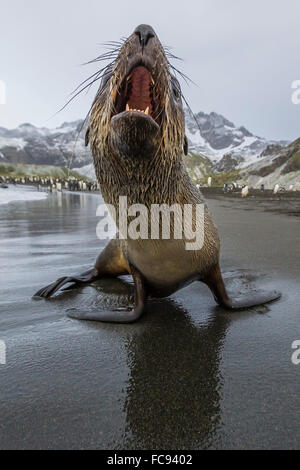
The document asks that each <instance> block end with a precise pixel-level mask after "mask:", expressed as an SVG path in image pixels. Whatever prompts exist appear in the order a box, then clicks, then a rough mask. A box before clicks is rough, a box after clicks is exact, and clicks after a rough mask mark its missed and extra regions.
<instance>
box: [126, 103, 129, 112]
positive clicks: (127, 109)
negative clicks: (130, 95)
mask: <svg viewBox="0 0 300 470" xmlns="http://www.w3.org/2000/svg"><path fill="white" fill-rule="evenodd" d="M126 111H130V108H129V104H128V103H127V104H126Z"/></svg>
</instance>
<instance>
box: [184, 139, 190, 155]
mask: <svg viewBox="0 0 300 470" xmlns="http://www.w3.org/2000/svg"><path fill="white" fill-rule="evenodd" d="M183 151H184V155H187V154H188V153H189V143H188V140H187V136H186V135H185V136H184V145H183Z"/></svg>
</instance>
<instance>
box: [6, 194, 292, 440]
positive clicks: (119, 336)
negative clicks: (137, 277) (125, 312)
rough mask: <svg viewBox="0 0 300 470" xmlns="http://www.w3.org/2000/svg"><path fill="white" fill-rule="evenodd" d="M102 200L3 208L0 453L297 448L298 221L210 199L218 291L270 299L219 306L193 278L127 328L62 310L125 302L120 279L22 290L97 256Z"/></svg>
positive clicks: (128, 288)
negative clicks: (53, 292) (262, 292)
mask: <svg viewBox="0 0 300 470" xmlns="http://www.w3.org/2000/svg"><path fill="white" fill-rule="evenodd" d="M99 202H101V199H100V196H97V195H94V194H72V193H69V194H59V195H56V196H54V195H51V196H49V197H48V198H47V199H46V200H43V201H32V202H29V201H27V202H18V203H10V204H7V205H4V206H1V207H0V263H1V271H0V291H1V297H0V325H1V326H0V340H2V341H5V342H6V346H7V354H6V356H7V357H6V359H7V364H6V365H5V366H4V365H0V403H1V404H0V448H2V449H3V448H6V449H7V448H10V449H20V448H21V449H24V448H26V449H28V448H29V449H41V448H43V449H62V448H68V449H74V448H80V449H90V448H97V449H203V448H218V449H224V448H225V449H228V448H241V449H244V448H261V449H263V448H294V449H295V448H298V449H299V448H300V444H299V443H300V425H299V409H300V389H299V383H300V365H299V366H295V365H293V364H292V362H291V356H292V353H293V351H292V348H291V345H292V342H293V341H295V340H297V339H298V340H300V327H299V325H300V308H299V305H300V289H299V280H300V279H299V278H300V274H299V264H300V263H299V262H300V251H299V247H300V246H299V245H300V242H299V235H300V230H299V218H296V217H292V216H287V215H282V214H274V213H270V212H266V211H264V210H263V209H257V207H256V203H255V201H253V204H252V206H251V203H249V202H247V208H248V209H249V208H251V209H252V210H244V206H243V205H242V203H241V202H240V201H231V200H230V201H228V200H213V199H210V200H209V201H208V203H209V205H210V207H211V209H212V212H213V213H214V215H215V219H216V221H217V224H218V227H219V230H220V234H221V239H222V245H223V246H222V266H223V271H224V272H225V277H226V282H227V284H228V287H229V289H230V290H232V291H238V292H240V291H245V290H247V289H249V283H250V288H252V289H254V288H257V287H259V286H263V287H266V288H270V287H272V288H276V289H279V290H281V291H282V293H283V297H282V299H281V300H280V301H278V302H275V303H273V304H271V305H269V306H268V307H259V308H255V309H251V310H249V311H246V312H239V313H234V314H232V313H231V314H230V313H227V312H225V311H224V310H223V309H221V308H219V307H216V306H215V303H214V300H213V298H212V296H211V294H210V292H209V291H208V289H207V288H206V287H205V286H204V285H200V284H193V285H191V286H190V287H188V288H186V289H184V290H182V291H180V292H178V293H177V294H176V295H174V296H172V297H171V298H170V299H167V300H160V301H157V300H151V301H150V303H149V309H148V313H147V314H146V315H145V317H144V318H142V319H141V320H140V322H139V323H137V324H134V325H110V324H100V323H99V324H96V323H88V322H79V321H75V320H71V319H69V318H68V317H67V316H66V314H65V311H66V309H68V308H71V307H78V306H82V307H84V308H87V309H88V308H89V306H91V305H93V306H95V305H98V306H99V308H101V306H102V307H103V306H104V305H107V304H110V305H117V304H119V303H121V304H122V305H123V304H127V302H128V295H131V294H132V284H131V282H130V279H128V278H123V279H120V280H103V281H101V282H99V283H97V285H96V286H90V287H86V288H84V289H80V290H78V291H76V292H69V293H65V294H63V295H61V296H59V297H56V298H54V299H52V300H50V301H43V300H42V301H37V300H32V299H31V295H32V294H33V293H34V292H35V291H36V290H37V289H39V288H40V287H42V286H43V285H46V284H47V283H49V282H52V281H53V280H55V279H57V278H58V277H61V276H63V275H66V274H75V273H80V272H82V271H84V270H86V269H87V268H88V267H90V266H91V265H92V264H93V263H94V261H95V258H96V256H97V255H98V253H99V252H100V251H101V249H102V248H103V246H104V245H105V242H102V241H99V240H98V239H97V237H96V224H97V222H98V219H97V218H96V216H95V213H96V207H97V205H98V204H99ZM249 204H250V206H251V207H250V206H249Z"/></svg>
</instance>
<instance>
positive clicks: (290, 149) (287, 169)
mask: <svg viewBox="0 0 300 470" xmlns="http://www.w3.org/2000/svg"><path fill="white" fill-rule="evenodd" d="M240 178H241V180H243V181H245V182H247V183H248V184H249V185H250V186H256V187H259V186H260V185H261V184H264V185H265V187H267V188H272V187H274V186H275V184H279V185H280V186H284V187H286V188H288V187H289V186H290V185H295V186H296V187H297V188H300V139H297V140H295V141H294V142H292V143H291V144H289V145H287V146H286V147H280V146H279V145H270V146H268V147H267V148H266V150H264V152H263V153H262V154H261V158H260V159H259V160H257V161H256V162H254V163H252V164H251V165H249V166H248V167H246V168H245V169H243V170H242V171H241V172H240Z"/></svg>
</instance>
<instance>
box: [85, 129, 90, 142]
mask: <svg viewBox="0 0 300 470" xmlns="http://www.w3.org/2000/svg"><path fill="white" fill-rule="evenodd" d="M89 143H90V128H88V130H87V131H86V134H85V146H86V147H87V146H88V145H89Z"/></svg>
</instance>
